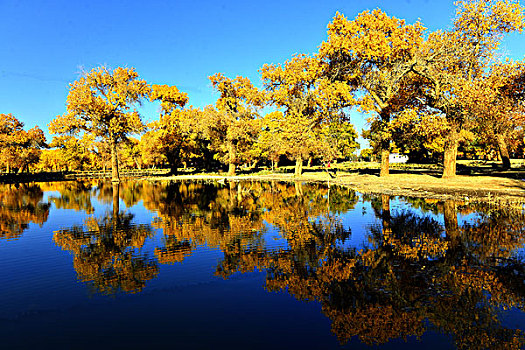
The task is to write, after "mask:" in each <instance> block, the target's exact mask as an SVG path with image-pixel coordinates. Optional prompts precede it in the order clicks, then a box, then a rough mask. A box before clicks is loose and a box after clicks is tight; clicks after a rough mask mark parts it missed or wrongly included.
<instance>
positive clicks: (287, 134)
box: [261, 55, 353, 175]
mask: <svg viewBox="0 0 525 350" xmlns="http://www.w3.org/2000/svg"><path fill="white" fill-rule="evenodd" d="M261 75H262V78H263V82H264V86H265V89H266V92H267V99H268V101H269V102H270V103H271V104H273V105H274V106H276V107H277V108H280V109H281V110H282V114H273V115H272V117H271V118H272V120H269V122H270V123H271V124H269V125H268V126H269V127H270V130H269V132H270V133H271V135H272V137H274V138H278V139H280V141H279V142H280V143H281V144H282V147H283V151H284V152H285V154H286V155H287V156H288V157H289V158H291V159H293V160H295V162H296V167H295V174H296V175H301V172H302V163H303V160H304V159H307V158H308V157H310V156H311V155H314V154H318V155H324V157H329V158H333V157H334V156H335V153H336V152H337V151H336V150H335V149H333V148H331V147H330V144H329V143H328V140H327V138H326V136H327V135H326V134H323V133H322V132H321V129H322V128H323V127H326V125H327V124H329V123H330V122H332V121H333V120H334V119H336V120H338V117H339V116H340V115H341V109H342V108H344V107H346V106H348V105H351V104H353V98H352V94H351V89H350V88H349V86H348V85H346V84H342V83H338V82H332V81H330V80H328V79H326V78H325V77H323V63H322V62H321V61H319V60H318V59H317V58H316V57H310V56H306V55H296V56H294V57H293V58H292V59H291V60H289V61H287V62H285V63H284V64H282V65H274V64H265V65H264V66H263V67H262V68H261ZM272 142H273V143H276V141H275V140H273V141H272ZM324 157H323V158H324Z"/></svg>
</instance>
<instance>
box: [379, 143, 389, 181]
mask: <svg viewBox="0 0 525 350" xmlns="http://www.w3.org/2000/svg"><path fill="white" fill-rule="evenodd" d="M388 175H390V141H388V140H383V141H381V171H380V172H379V176H381V177H383V176H388Z"/></svg>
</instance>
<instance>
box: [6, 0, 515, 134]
mask: <svg viewBox="0 0 525 350" xmlns="http://www.w3.org/2000/svg"><path fill="white" fill-rule="evenodd" d="M378 7H379V8H381V9H383V10H384V11H386V12H387V13H388V14H389V15H391V16H395V17H398V18H404V19H406V20H407V22H408V23H413V22H414V21H416V20H417V19H418V18H419V19H420V20H421V21H422V22H423V24H424V25H425V26H426V27H427V28H429V29H430V30H435V29H439V28H442V29H446V28H448V27H450V25H451V21H452V18H453V15H454V10H455V7H454V5H453V1H439V0H433V1H429V0H405V1H403V0H400V1H394V0H388V1H387V0H384V1H376V0H346V1H332V0H325V1H310V0H302V1H286V0H281V1H274V0H267V1H252V2H250V1H198V0H196V1H191V2H190V1H156V0H150V1H134V0H127V1H112V0H103V1H99V0H90V1H71V0H68V1H62V0H60V1H56V0H49V1H37V0H32V1H30V0H26V1H16V0H0V16H1V17H0V18H1V20H0V43H1V45H2V50H1V51H0V52H1V53H0V113H12V114H14V115H15V116H16V117H17V118H18V119H19V120H21V121H22V122H24V123H25V125H26V128H30V127H33V126H34V125H39V126H40V127H41V128H42V129H43V130H44V131H45V132H46V135H48V134H47V124H48V123H49V122H50V121H51V120H52V119H53V118H54V117H55V116H56V115H59V114H62V113H64V112H65V110H66V109H65V102H66V97H67V94H68V84H69V83H71V82H73V81H75V80H76V79H77V78H78V77H79V74H80V72H81V71H82V70H90V69H92V68H94V67H97V66H99V65H107V66H109V67H111V68H115V67H118V66H126V67H134V68H135V69H136V70H137V72H138V73H139V75H140V77H141V78H143V79H146V80H147V81H148V82H150V83H155V84H169V85H176V86H177V87H178V88H179V89H181V90H182V91H185V92H187V93H188V95H189V98H190V102H189V103H190V104H192V105H194V106H197V107H202V106H205V105H207V104H212V103H214V102H215V99H216V98H217V96H216V95H215V94H214V93H213V90H212V88H211V84H210V83H209V80H208V76H210V75H212V74H215V73H217V72H222V73H224V74H225V75H226V76H229V77H232V78H233V77H235V76H237V75H242V76H246V77H248V78H250V79H251V80H252V81H253V82H254V83H255V84H256V85H258V86H260V78H259V74H258V69H259V68H260V67H261V66H262V65H263V64H264V63H282V62H284V61H286V60H288V59H289V58H291V57H292V55H293V54H296V53H306V54H310V53H314V52H315V51H316V50H317V47H318V46H319V44H320V43H321V42H322V41H323V40H325V39H326V26H327V24H328V23H329V22H330V20H331V19H332V17H333V16H334V15H335V13H336V11H339V12H342V13H343V14H345V15H346V16H347V17H349V18H353V17H355V16H356V15H357V14H358V13H360V12H362V11H364V10H366V9H374V8H378ZM524 39H525V38H524V37H523V36H518V35H513V36H512V37H510V38H509V39H507V40H506V41H505V44H504V48H503V53H504V54H506V55H508V56H510V57H512V58H515V59H522V58H523V57H524V56H525V40H524ZM142 111H143V115H144V119H145V120H146V121H151V120H154V119H155V118H157V115H158V107H157V106H156V105H154V104H145V105H144V107H143V108H142ZM364 119H365V118H364V117H363V116H360V115H358V114H357V113H352V122H353V123H354V124H355V125H356V128H357V129H358V131H360V129H361V128H362V127H363V126H364ZM48 141H50V137H49V135H48Z"/></svg>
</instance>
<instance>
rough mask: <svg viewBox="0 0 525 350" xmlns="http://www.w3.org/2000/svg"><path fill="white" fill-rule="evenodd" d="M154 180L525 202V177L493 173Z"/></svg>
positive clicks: (257, 176) (197, 177) (315, 175)
mask: <svg viewBox="0 0 525 350" xmlns="http://www.w3.org/2000/svg"><path fill="white" fill-rule="evenodd" d="M144 179H147V180H150V181H166V180H170V181H183V180H211V181H218V182H227V181H284V182H307V183H324V184H327V185H340V186H345V187H348V188H351V189H353V190H355V191H357V192H360V193H364V194H387V195H391V196H405V197H424V198H432V199H438V200H461V201H465V200H466V201H472V202H487V203H491V204H501V205H505V204H525V181H523V180H516V179H508V178H500V177H491V176H483V177H476V176H468V175H466V176H463V175H458V176H456V177H454V178H450V179H442V178H440V177H434V176H430V175H420V174H417V175H415V174H391V175H390V176H387V177H379V176H376V175H358V174H344V175H334V174H332V173H330V174H328V173H326V172H319V173H307V174H304V175H302V176H298V177H296V176H294V175H293V174H265V175H260V174H254V175H238V176H225V175H211V174H196V175H195V174H194V175H173V176H156V177H146V178H144Z"/></svg>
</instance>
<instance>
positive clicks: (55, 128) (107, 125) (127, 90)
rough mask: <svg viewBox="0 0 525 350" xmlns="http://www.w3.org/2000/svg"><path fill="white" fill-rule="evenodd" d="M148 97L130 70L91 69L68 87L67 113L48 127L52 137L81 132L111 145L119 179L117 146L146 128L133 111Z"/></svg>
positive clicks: (114, 170)
mask: <svg viewBox="0 0 525 350" xmlns="http://www.w3.org/2000/svg"><path fill="white" fill-rule="evenodd" d="M149 93H150V87H149V85H148V84H147V83H146V82H145V81H144V80H140V79H139V77H138V74H137V72H135V70H134V69H133V68H122V67H118V68H116V69H114V70H113V71H110V70H109V69H108V68H106V67H99V68H94V69H93V70H91V71H90V72H87V73H84V74H83V76H82V77H81V78H80V79H78V80H77V81H75V82H74V83H73V84H70V91H69V94H68V97H67V103H66V107H67V113H65V114H63V115H61V116H58V117H56V118H55V119H54V120H53V121H52V122H51V123H50V124H49V131H50V132H51V133H52V134H65V135H68V134H69V135H78V134H79V133H81V132H84V133H88V134H91V135H92V136H93V137H95V138H101V139H102V140H104V142H106V143H108V144H109V145H110V149H111V159H112V161H111V165H112V178H113V180H115V181H118V179H119V173H118V160H117V146H118V144H119V142H121V141H122V140H124V139H126V137H127V136H128V135H129V134H131V133H139V132H142V131H143V130H144V128H145V126H144V124H143V122H142V120H141V117H140V115H139V113H138V112H137V111H136V109H133V107H134V106H135V105H136V104H137V103H139V102H140V100H141V99H142V98H144V97H147V96H148V94H149Z"/></svg>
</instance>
